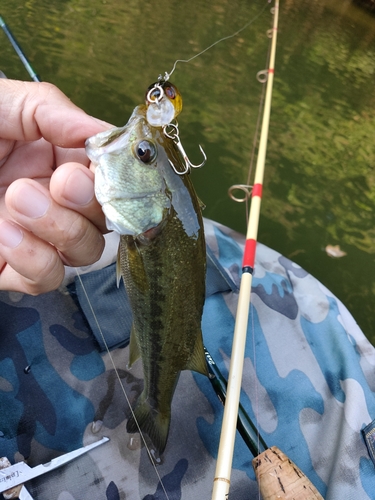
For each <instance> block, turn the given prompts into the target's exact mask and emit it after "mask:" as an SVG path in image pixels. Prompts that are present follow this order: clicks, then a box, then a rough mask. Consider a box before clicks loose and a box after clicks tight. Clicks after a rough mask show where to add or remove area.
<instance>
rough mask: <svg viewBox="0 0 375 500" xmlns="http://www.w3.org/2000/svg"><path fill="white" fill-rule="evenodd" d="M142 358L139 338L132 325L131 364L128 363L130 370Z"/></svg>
mask: <svg viewBox="0 0 375 500" xmlns="http://www.w3.org/2000/svg"><path fill="white" fill-rule="evenodd" d="M140 357H141V353H140V352H139V347H138V342H137V336H136V334H135V330H134V325H132V329H131V332H130V343H129V363H128V365H129V368H130V367H131V366H133V364H134V363H135V362H136V361H137V359H138V358H140Z"/></svg>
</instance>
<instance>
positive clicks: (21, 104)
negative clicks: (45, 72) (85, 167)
mask: <svg viewBox="0 0 375 500" xmlns="http://www.w3.org/2000/svg"><path fill="white" fill-rule="evenodd" d="M110 127H111V125H109V124H108V123H105V122H102V121H100V120H98V119H96V118H93V117H92V116H89V115H87V114H86V113H85V112H84V111H82V110H81V109H80V108H78V107H77V106H76V105H75V104H73V103H72V102H71V101H70V100H69V99H68V97H67V96H66V95H65V94H63V92H61V91H60V90H59V89H58V88H57V87H55V86H54V85H52V84H50V83H46V82H42V83H37V82H21V81H16V80H5V79H0V138H3V139H10V140H19V141H35V140H37V139H40V138H41V137H44V139H46V140H47V141H48V142H50V143H52V144H54V145H56V146H60V147H64V148H70V147H83V146H84V142H85V139H87V137H90V136H91V135H94V134H97V133H98V132H101V131H103V130H106V129H108V128H110Z"/></svg>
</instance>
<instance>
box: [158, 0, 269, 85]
mask: <svg viewBox="0 0 375 500" xmlns="http://www.w3.org/2000/svg"><path fill="white" fill-rule="evenodd" d="M271 1H272V0H267V3H266V4H265V5H264V7H263V8H262V10H261V11H260V12H259V13H258V14H257V15H256V16H255V17H253V19H251V20H250V21H248V22H247V23H246V24H245V25H244V26H242V28H240V29H239V30H237V31H236V32H235V33H232V34H231V35H227V36H224V37H223V38H220V39H219V40H216V42H214V43H212V44H211V45H209V46H208V47H206V48H205V49H203V50H202V51H201V52H198V54H195V55H194V56H192V57H190V58H189V59H177V60H176V61H175V62H174V64H173V68H172V70H171V71H170V73H167V72H165V74H164V77H162V76H161V75H160V76H159V79H164V80H169V78H170V76H171V75H172V74H173V73H174V71H175V69H176V66H177V64H178V63H189V62H190V61H192V60H193V59H196V58H197V57H199V56H201V55H202V54H204V53H205V52H207V51H208V50H210V49H212V47H215V45H217V44H219V43H220V42H223V41H225V40H229V39H230V38H234V37H235V36H237V35H238V34H239V33H241V31H243V30H245V29H246V28H248V27H249V26H250V25H251V24H253V23H254V22H255V21H256V20H257V19H258V18H259V17H260V16H261V15H262V14H263V12H264V11H265V9H266V7H267V4H270V3H271Z"/></svg>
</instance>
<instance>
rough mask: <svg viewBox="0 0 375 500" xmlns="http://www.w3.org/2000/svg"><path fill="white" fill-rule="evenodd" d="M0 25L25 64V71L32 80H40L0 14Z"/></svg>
mask: <svg viewBox="0 0 375 500" xmlns="http://www.w3.org/2000/svg"><path fill="white" fill-rule="evenodd" d="M0 26H1V27H2V28H3V30H4V33H5V34H6V36H7V37H8V39H9V41H10V43H11V44H12V46H13V48H14V50H15V51H16V52H17V55H18V57H19V58H20V59H21V61H22V63H23V65H24V66H25V68H26V70H27V72H28V73H29V75H30V77H31V79H32V80H34V82H40V81H41V79H40V78H39V76H38V75H37V74H36V73H35V71H34V70H33V68H32V66H31V64H30V62H29V60H28V59H27V57H26V56H25V54H24V52H23V50H22V49H21V46H20V44H19V43H18V42H17V40H16V39H15V37H14V35H13V33H12V32H11V31H10V29H9V27H8V26H7V24H6V22H5V21H4V19H3V18H2V17H1V16H0Z"/></svg>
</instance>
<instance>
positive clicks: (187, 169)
mask: <svg viewBox="0 0 375 500" xmlns="http://www.w3.org/2000/svg"><path fill="white" fill-rule="evenodd" d="M167 127H171V128H172V129H173V130H174V133H173V130H172V131H169V132H168V131H167ZM163 132H164V134H165V135H166V136H167V137H169V139H172V141H173V142H174V143H175V144H176V146H177V148H178V150H179V152H180V153H181V156H182V158H183V159H184V162H185V170H183V171H182V172H179V171H178V170H177V169H176V167H175V166H174V165H173V163H172V161H171V160H168V161H169V163H170V164H171V166H172V168H173V170H174V171H175V172H176V174H177V175H184V174H188V173H189V172H190V169H191V168H201V167H203V165H204V164H205V163H206V160H207V155H206V153H205V152H204V150H203V148H202V146H201V145H200V144H199V149H200V150H201V153H202V155H203V161H202V163H200V164H199V165H194V164H193V163H191V161H190V160H189V157H188V155H187V154H186V152H185V149H184V148H183V146H182V143H181V140H180V135H179V131H178V124H177V123H168V125H165V126H164V127H163Z"/></svg>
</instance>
